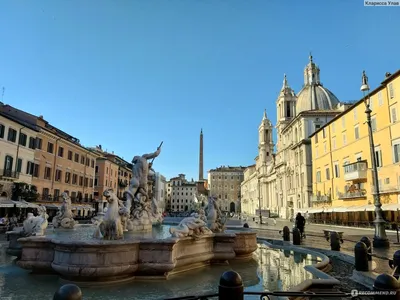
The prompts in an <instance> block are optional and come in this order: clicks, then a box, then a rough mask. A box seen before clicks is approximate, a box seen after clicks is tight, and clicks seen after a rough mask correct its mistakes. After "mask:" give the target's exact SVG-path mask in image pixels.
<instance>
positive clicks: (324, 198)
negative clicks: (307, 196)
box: [312, 195, 332, 203]
mask: <svg viewBox="0 0 400 300" xmlns="http://www.w3.org/2000/svg"><path fill="white" fill-rule="evenodd" d="M312 202H324V203H326V202H328V203H329V202H332V197H331V195H314V196H313V197H312Z"/></svg>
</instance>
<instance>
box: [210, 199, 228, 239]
mask: <svg viewBox="0 0 400 300" xmlns="http://www.w3.org/2000/svg"><path fill="white" fill-rule="evenodd" d="M225 222H226V217H225V216H224V215H223V214H222V212H221V210H220V208H219V205H218V200H217V198H214V197H209V198H208V205H207V225H208V228H210V229H211V231H212V232H214V233H218V232H224V230H225Z"/></svg>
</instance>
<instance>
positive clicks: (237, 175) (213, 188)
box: [208, 166, 246, 212]
mask: <svg viewBox="0 0 400 300" xmlns="http://www.w3.org/2000/svg"><path fill="white" fill-rule="evenodd" d="M245 169H246V168H245V167H242V166H240V167H231V166H221V167H219V168H216V169H212V170H210V171H208V187H209V189H210V192H209V193H210V196H213V197H216V198H218V199H219V202H220V206H221V210H223V211H229V212H239V211H240V185H241V183H242V181H243V173H244V170H245Z"/></svg>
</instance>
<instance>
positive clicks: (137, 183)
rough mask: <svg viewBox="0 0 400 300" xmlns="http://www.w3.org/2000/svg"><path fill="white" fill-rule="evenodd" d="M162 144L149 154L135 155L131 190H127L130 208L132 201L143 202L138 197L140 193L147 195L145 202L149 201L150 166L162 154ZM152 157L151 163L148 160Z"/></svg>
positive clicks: (128, 206)
mask: <svg viewBox="0 0 400 300" xmlns="http://www.w3.org/2000/svg"><path fill="white" fill-rule="evenodd" d="M161 146H162V142H161V144H160V146H158V148H157V151H156V152H153V153H149V154H143V155H142V156H135V157H134V158H133V159H132V163H133V167H132V179H131V182H130V184H129V190H128V191H127V192H126V199H127V208H128V209H129V210H130V208H131V205H132V201H135V200H136V201H137V202H139V203H140V202H142V201H141V200H140V199H141V197H138V194H140V195H141V196H144V197H145V200H144V201H143V202H147V199H148V194H147V181H148V176H149V171H150V168H151V166H152V164H153V161H154V159H155V158H156V157H157V156H158V155H160V152H161ZM149 159H152V161H151V162H150V164H149V163H148V162H147V160H149Z"/></svg>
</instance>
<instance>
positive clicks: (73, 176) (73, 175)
mask: <svg viewBox="0 0 400 300" xmlns="http://www.w3.org/2000/svg"><path fill="white" fill-rule="evenodd" d="M77 182H78V175H76V174H72V184H76V183H77Z"/></svg>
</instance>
